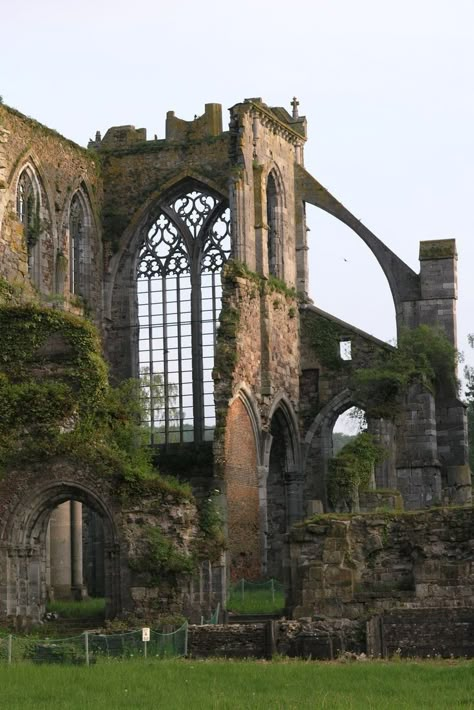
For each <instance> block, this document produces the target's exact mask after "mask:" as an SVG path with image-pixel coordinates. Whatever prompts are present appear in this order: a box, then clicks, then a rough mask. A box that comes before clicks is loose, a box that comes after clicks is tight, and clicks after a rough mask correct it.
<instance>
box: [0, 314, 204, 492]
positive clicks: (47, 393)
mask: <svg viewBox="0 0 474 710" xmlns="http://www.w3.org/2000/svg"><path fill="white" fill-rule="evenodd" d="M0 330H1V332H2V341H1V345H0V408H1V411H2V417H1V418H0V464H1V465H2V466H3V467H5V466H6V465H9V464H10V465H11V464H13V463H15V464H18V463H21V462H23V463H24V462H41V461H44V460H45V459H47V458H50V457H54V456H59V455H63V456H66V457H68V458H69V459H71V460H78V461H80V462H82V463H85V464H89V465H90V466H93V467H94V470H95V471H96V472H97V473H98V474H102V475H114V476H116V477H117V479H118V483H119V488H120V487H121V490H122V491H123V493H124V494H126V495H134V494H136V495H144V494H146V493H147V492H149V493H152V494H153V493H154V494H158V493H160V492H161V493H163V494H172V495H173V496H175V497H176V498H177V499H190V498H191V491H190V488H189V486H187V485H183V484H181V483H179V482H178V481H177V480H175V479H172V478H170V477H162V476H160V475H159V474H158V473H157V472H156V471H155V470H154V469H153V466H152V463H151V456H150V450H149V447H148V446H147V445H146V442H145V440H144V436H145V433H144V432H143V430H142V429H141V427H140V415H141V406H142V402H141V399H140V389H139V386H138V383H137V382H136V381H127V382H124V383H123V384H122V385H120V386H119V387H117V388H112V387H110V386H109V383H108V377H107V375H108V373H107V366H106V364H105V362H104V359H103V357H102V352H101V343H100V339H99V336H98V333H97V331H96V329H95V328H94V326H93V325H92V324H91V323H89V322H87V321H85V320H83V319H81V318H78V317H76V316H73V315H70V314H68V313H64V312H63V311H59V310H55V309H52V308H44V307H41V306H39V305H36V304H33V303H30V304H26V305H25V304H24V305H5V304H4V305H1V306H0Z"/></svg>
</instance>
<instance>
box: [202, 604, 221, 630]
mask: <svg viewBox="0 0 474 710" xmlns="http://www.w3.org/2000/svg"><path fill="white" fill-rule="evenodd" d="M220 610H221V605H220V604H218V605H217V606H216V608H215V609H214V611H213V613H212V614H211V616H210V617H209V619H205V618H204V617H203V616H201V626H203V625H205V624H218V623H219V613H220Z"/></svg>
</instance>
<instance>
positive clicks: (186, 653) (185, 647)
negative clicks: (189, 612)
mask: <svg viewBox="0 0 474 710" xmlns="http://www.w3.org/2000/svg"><path fill="white" fill-rule="evenodd" d="M188 627H189V624H188V622H186V627H185V629H184V655H185V656H187V655H188Z"/></svg>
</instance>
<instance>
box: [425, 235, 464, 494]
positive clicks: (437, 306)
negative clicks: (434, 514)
mask: <svg viewBox="0 0 474 710" xmlns="http://www.w3.org/2000/svg"><path fill="white" fill-rule="evenodd" d="M420 285H421V300H420V302H419V304H418V310H419V323H420V324H424V325H429V326H431V327H434V328H441V330H443V332H444V333H445V335H446V336H447V338H448V340H449V341H450V342H451V343H452V345H453V347H454V348H457V346H458V344H457V323H456V300H457V297H458V295H457V251H456V242H455V240H454V239H439V240H432V241H424V242H420ZM456 374H457V373H456V372H454V373H453V375H456ZM436 429H437V445H438V458H439V461H440V463H441V475H442V487H443V502H444V503H445V504H448V505H449V504H453V503H454V504H456V505H462V504H468V503H470V502H471V500H472V491H471V480H470V471H469V459H468V444H467V419H466V408H465V406H464V404H463V403H462V402H461V401H460V400H459V398H458V393H457V391H456V380H455V377H454V376H453V379H452V382H444V383H442V384H441V387H438V391H437V393H436Z"/></svg>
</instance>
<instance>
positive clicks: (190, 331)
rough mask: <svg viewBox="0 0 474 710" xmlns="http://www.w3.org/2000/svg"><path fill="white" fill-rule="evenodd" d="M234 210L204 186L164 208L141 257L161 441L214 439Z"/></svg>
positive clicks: (143, 348) (141, 296) (142, 352)
mask: <svg viewBox="0 0 474 710" xmlns="http://www.w3.org/2000/svg"><path fill="white" fill-rule="evenodd" d="M229 253H230V211H229V208H228V207H227V206H226V204H225V203H224V202H223V201H221V200H220V199H218V198H216V197H214V196H213V195H211V194H209V193H206V192H204V191H202V190H196V189H194V190H190V191H189V192H187V193H185V194H184V195H181V196H179V197H177V198H174V199H173V200H172V201H171V202H169V203H167V204H162V205H160V207H159V212H158V215H157V216H156V217H155V218H154V221H153V222H152V223H151V225H150V226H149V228H148V230H147V234H146V237H145V240H144V242H143V245H142V248H141V250H140V253H139V257H138V269H137V294H138V320H139V374H140V379H141V386H142V394H143V402H144V409H145V421H146V424H147V425H148V426H149V428H150V434H151V441H152V443H156V444H163V443H166V444H168V443H179V442H188V441H198V442H200V441H203V440H212V438H213V434H214V427H215V407H214V388H213V381H212V369H213V367H214V355H215V344H216V334H217V326H218V318H219V314H220V310H221V303H222V286H221V280H220V272H221V271H222V267H223V265H224V264H225V262H226V261H227V259H228V257H229Z"/></svg>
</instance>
